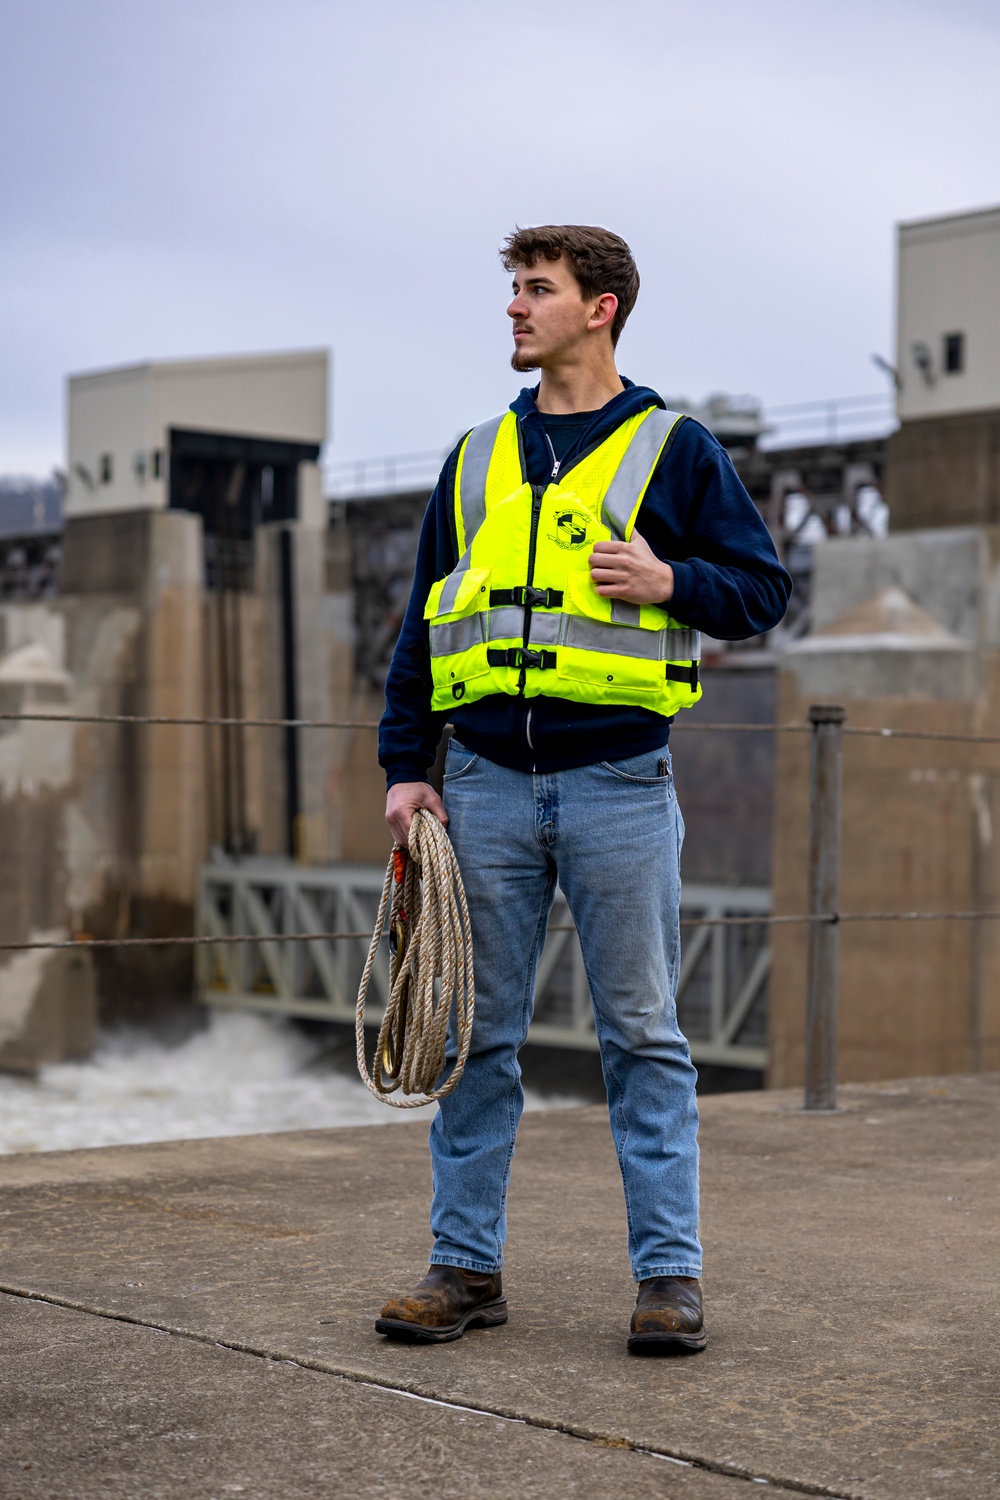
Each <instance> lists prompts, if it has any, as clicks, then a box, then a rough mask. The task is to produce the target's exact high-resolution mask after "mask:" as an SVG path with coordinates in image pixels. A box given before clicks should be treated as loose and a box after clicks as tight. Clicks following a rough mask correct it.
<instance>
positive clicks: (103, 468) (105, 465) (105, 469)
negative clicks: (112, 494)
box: [100, 453, 112, 484]
mask: <svg viewBox="0 0 1000 1500" xmlns="http://www.w3.org/2000/svg"><path fill="white" fill-rule="evenodd" d="M111 474H112V464H111V454H110V453H102V454H101V462H100V475H101V483H102V484H110V483H111Z"/></svg>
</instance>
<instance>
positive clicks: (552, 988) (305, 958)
mask: <svg viewBox="0 0 1000 1500" xmlns="http://www.w3.org/2000/svg"><path fill="white" fill-rule="evenodd" d="M383 879H384V871H383V870H382V869H381V868H379V867H377V866H374V865H325V866H317V867H314V868H308V867H304V866H297V865H293V864H291V863H289V862H288V861H287V860H278V859H253V858H249V859H240V860H220V861H218V862H217V863H213V864H209V865H206V866H204V867H203V868H202V871H201V875H200V879H199V886H198V903H197V926H198V930H199V934H200V935H202V936H204V937H207V938H212V937H215V938H218V939H220V940H221V941H222V942H223V943H225V944H226V946H224V947H220V948H219V949H218V950H217V951H216V950H213V949H212V947H211V946H210V945H203V946H201V947H200V948H199V951H198V953H197V957H196V975H197V982H198V990H199V994H200V997H201V999H202V1000H203V1001H204V1002H205V1003H206V1004H208V1005H214V1006H230V1007H231V1006H236V1007H239V1008H240V1009H247V1010H257V1011H266V1012H270V1013H274V1014H280V1015H289V1016H302V1017H306V1018H310V1019H312V1020H325V1021H339V1022H344V1023H348V1024H353V1022H354V1009H355V997H356V996H357V992H358V983H359V981H360V978H361V971H362V968H363V966H364V961H365V957H366V955H367V952H368V946H369V943H370V941H371V930H372V928H373V927H374V925H375V914H376V911H377V910H378V901H379V896H380V894H381V891H382V882H383ZM770 906H771V895H770V892H769V891H768V890H765V889H759V888H752V889H751V888H747V887H740V888H737V889H733V888H728V887H721V886H702V885H693V884H688V883H685V886H684V891H683V896H682V905H681V912H682V916H683V918H684V926H685V940H684V942H683V946H682V960H681V969H680V977H679V981H678V987H677V1011H678V1017H679V1019H680V1022H681V1025H682V1027H683V1028H684V1030H685V1034H686V1035H687V1037H688V1040H689V1042H690V1044H691V1055H692V1057H693V1058H694V1059H695V1061H696V1062H701V1063H712V1064H717V1065H720V1066H724V1067H735V1068H763V1067H764V1066H765V1065H766V1061H767V1056H766V1046H765V1034H764V1033H765V1017H766V991H767V980H768V975H769V973H770V962H771V950H770V946H769V943H768V941H767V925H766V923H767V916H768V913H769V911H770ZM730 917H736V918H738V919H739V921H738V923H736V924H733V925H734V928H735V930H734V931H732V932H727V931H726V926H727V925H728V924H727V923H726V919H727V918H730ZM692 928H693V929H695V930H694V931H693V932H692V931H689V929H692ZM326 933H329V934H331V936H330V937H325V936H317V934H326ZM333 934H336V936H337V939H338V940H337V941H334V940H333V936H332V935H333ZM237 935H242V936H243V941H242V942H241V943H239V944H238V945H237V941H236V940H237ZM388 994H389V956H388V951H387V948H386V947H383V948H382V949H381V951H380V952H379V955H378V958H377V959H376V962H375V965H374V968H373V970H372V980H371V990H370V995H371V999H372V1000H373V1001H374V1002H375V1003H374V1004H373V1005H372V1007H371V1010H370V1015H371V1019H372V1022H373V1023H377V1021H378V1020H379V1019H380V1013H381V1008H382V1007H384V1005H385V1003H386V1000H387V998H388ZM528 1040H529V1041H531V1042H536V1043H540V1044H543V1045H546V1046H552V1047H568V1048H574V1049H583V1050H596V1048H597V1036H596V1033H595V1031H594V1022H593V1006H592V1004H591V998H590V991H589V988H588V986H587V978H586V974H585V971H584V966H583V956H582V954H581V951H580V944H579V938H578V935H577V932H576V929H575V927H574V926H573V924H572V922H571V921H570V914H569V910H568V907H567V905H566V900H565V897H564V896H563V895H562V893H561V892H558V893H557V895H556V899H555V902H554V903H553V907H552V911H551V913H550V917H549V926H548V932H547V936H546V941H545V946H544V948H543V950H542V953H541V956H540V958H539V963H538V972H537V977H536V983H535V1010H534V1018H533V1020H532V1023H531V1027H530V1029H529V1032H528Z"/></svg>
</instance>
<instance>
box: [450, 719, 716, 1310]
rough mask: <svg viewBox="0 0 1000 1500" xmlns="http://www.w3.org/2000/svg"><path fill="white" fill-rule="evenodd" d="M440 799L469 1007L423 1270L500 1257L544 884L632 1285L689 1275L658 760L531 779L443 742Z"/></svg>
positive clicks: (673, 914) (693, 1182) (690, 1223)
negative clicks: (602, 1087) (595, 1075)
mask: <svg viewBox="0 0 1000 1500" xmlns="http://www.w3.org/2000/svg"><path fill="white" fill-rule="evenodd" d="M444 802H445V806H446V808H447V810H448V816H449V818H450V823H449V826H448V832H449V834H450V835H451V840H452V843H453V844H454V847H455V852H456V854H457V855H458V862H459V865H460V866H461V870H462V878H463V880H464V883H465V889H466V892H467V894H468V898H469V910H470V914H471V918H472V938H473V950H474V962H475V975H476V1008H475V1020H474V1024H473V1035H472V1050H471V1052H470V1055H469V1060H468V1062H467V1064H466V1068H465V1075H464V1077H463V1078H462V1081H461V1083H460V1084H459V1086H458V1088H457V1089H456V1090H455V1092H454V1094H452V1095H450V1096H449V1097H448V1098H447V1099H443V1100H442V1101H441V1105H440V1109H439V1112H438V1114H437V1115H436V1116H435V1118H434V1121H433V1123H432V1125H431V1132H430V1146H431V1158H432V1162H433V1167H434V1199H433V1205H432V1209H431V1228H432V1230H433V1233H434V1249H433V1251H432V1253H431V1262H432V1263H433V1264H436V1265H447V1266H462V1267H464V1268H465V1269H466V1270H469V1271H487V1272H489V1271H497V1270H499V1269H500V1267H501V1265H502V1263H503V1247H504V1241H505V1238H506V1227H507V1226H506V1199H507V1182H508V1179H509V1176H510V1164H511V1158H512V1157H513V1154H514V1137H515V1135H516V1133H517V1126H518V1121H519V1120H520V1118H521V1109H522V1106H523V1102H524V1095H523V1092H522V1089H521V1069H520V1066H519V1064H518V1061H517V1053H518V1049H519V1048H520V1047H521V1046H522V1044H523V1043H524V1040H525V1037H526V1035H527V1031H528V1023H529V1021H530V1020H531V1013H532V1006H533V1003H534V986H535V969H536V966H537V962H538V955H539V951H540V949H541V946H542V943H543V941H544V938H545V924H546V920H547V918H548V914H549V908H550V907H551V905H552V898H553V894H554V891H555V887H556V880H557V878H558V881H559V884H560V886H561V887H562V890H563V893H564V895H565V897H566V900H567V901H568V903H569V907H570V910H571V912H572V914H573V918H574V921H575V922H576V925H577V927H578V929H579V933H580V942H581V946H582V949H583V959H584V965H585V968H586V973H587V980H588V983H589V985H590V993H591V995H592V997H593V1002H594V1021H595V1025H596V1028H597V1036H598V1040H599V1042H600V1048H601V1064H602V1067H603V1070H604V1081H605V1084H606V1086H607V1091H608V1110H609V1113H610V1116H611V1133H612V1136H613V1137H614V1143H615V1149H616V1150H617V1153H618V1161H619V1165H620V1167H621V1174H622V1182H623V1184H624V1188H625V1211H626V1215H627V1219H628V1248H629V1259H630V1261H631V1265H632V1274H633V1275H634V1276H635V1279H636V1280H637V1281H643V1280H645V1279H646V1278H647V1277H649V1276H699V1275H700V1274H701V1246H700V1245H699V1243H698V1108H697V1103H696V1100H695V1080H696V1077H697V1074H696V1072H695V1069H694V1066H693V1064H692V1062H691V1057H690V1053H689V1051H688V1045H687V1042H686V1041H685V1039H684V1037H683V1036H682V1035H681V1032H680V1030H679V1029H678V1025H677V1012H676V1007H675V1004H674V996H675V993H676V989H677V975H678V970H679V967H680V933H679V928H678V911H679V904H680V875H679V868H678V867H679V856H680V847H681V841H682V839H683V836H684V822H683V819H682V818H681V814H680V809H679V808H678V806H677V799H676V797H675V795H674V788H673V778H672V775H671V772H670V757H669V752H668V751H666V750H654V751H651V752H649V753H647V754H643V755H637V756H634V757H632V758H630V759H628V760H622V761H616V762H615V763H613V764H610V763H607V762H602V763H600V764H598V765H590V766H581V767H579V768H578V769H576V770H571V771H558V772H555V773H554V774H552V775H548V776H540V775H531V774H529V773H527V772H524V771H510V770H507V769H506V768H505V767H503V766H498V765H496V764H494V762H492V761H489V760H487V759H486V758H485V757H483V756H477V755H473V754H472V753H471V751H469V750H466V749H465V747H464V746H463V745H461V744H459V743H458V742H456V741H455V740H454V739H453V740H452V741H451V744H450V746H449V749H448V760H447V765H446V770H445V782H444ZM567 1253H568V1254H571V1253H572V1252H571V1249H570V1248H569V1247H567Z"/></svg>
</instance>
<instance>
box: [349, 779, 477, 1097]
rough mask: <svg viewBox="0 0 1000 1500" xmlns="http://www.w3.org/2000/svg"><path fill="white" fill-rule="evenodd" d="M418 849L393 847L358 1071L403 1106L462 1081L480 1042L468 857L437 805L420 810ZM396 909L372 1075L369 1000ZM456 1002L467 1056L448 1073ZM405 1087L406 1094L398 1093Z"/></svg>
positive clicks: (413, 839) (359, 1026) (364, 984)
mask: <svg viewBox="0 0 1000 1500" xmlns="http://www.w3.org/2000/svg"><path fill="white" fill-rule="evenodd" d="M409 844H410V847H409V851H407V850H405V849H399V848H396V849H393V851H392V857H391V858H390V860H389V865H388V868H387V870H386V872H385V883H384V884H383V886H382V898H381V900H380V902H379V908H378V916H377V917H376V918H375V931H374V933H373V934H372V941H371V947H370V948H369V949H368V958H367V959H366V961H365V968H364V973H363V974H362V976H361V985H360V988H359V990H358V1003H357V1010H356V1012H355V1035H356V1037H357V1043H358V1072H359V1073H360V1074H361V1077H362V1079H363V1080H364V1083H365V1085H366V1087H367V1088H369V1089H370V1090H371V1092H372V1093H373V1094H374V1095H375V1097H376V1098H377V1099H381V1100H382V1101H383V1102H384V1103H385V1104H391V1105H394V1106H395V1107H396V1108H397V1109H418V1108H419V1107H420V1106H421V1105H422V1104H430V1103H432V1102H433V1100H435V1099H444V1098H445V1097H446V1095H448V1094H450V1093H451V1091H452V1090H453V1089H454V1088H456V1087H457V1086H458V1082H459V1079H460V1078H461V1076H462V1072H463V1070H464V1068H465V1062H466V1059H467V1057H468V1055H469V1044H470V1042H471V1041H472V1013H473V1002H474V995H475V987H474V980H473V973H472V930H471V928H470V926H469V908H468V906H467V904H466V900H465V889H464V887H463V885H462V875H461V871H460V870H459V868H458V860H457V859H456V858H455V851H454V849H453V848H452V846H451V840H450V839H449V838H448V835H447V834H446V833H445V831H444V828H443V827H442V825H441V824H440V823H439V822H438V820H437V818H435V817H434V816H433V814H432V813H429V812H426V811H421V810H420V809H418V810H417V811H416V812H415V813H414V814H413V822H412V823H411V824H410V837H409ZM387 915H388V921H389V931H390V933H391V934H392V935H393V937H394V938H395V952H394V953H393V957H392V964H391V969H390V976H391V978H390V990H389V1000H388V1004H387V1005H386V1008H385V1014H384V1016H383V1017H382V1024H381V1026H380V1028H379V1034H378V1042H377V1043H376V1046H375V1057H374V1060H373V1063H372V1069H371V1073H369V1071H368V1066H367V1062H366V1058H365V1000H366V998H367V995H368V981H369V979H370V978H371V972H372V965H373V964H374V962H375V955H376V954H377V953H378V949H379V943H380V942H381V940H382V933H383V930H384V928H385V924H386V917H387ZM453 1005H454V1007H455V1018H456V1038H457V1043H458V1055H457V1057H456V1059H455V1065H454V1067H453V1068H452V1070H451V1072H450V1073H449V1075H448V1077H447V1078H446V1079H445V1081H444V1082H443V1083H442V1084H440V1086H439V1087H435V1085H436V1084H437V1083H438V1080H439V1079H440V1078H441V1075H442V1073H443V1072H444V1069H445V1046H446V1043H447V1039H448V1017H449V1015H450V1014H451V1010H452V1006H453ZM397 1090H399V1091H400V1093H401V1094H402V1095H403V1096H405V1097H402V1098H394V1097H393V1095H394V1094H395V1093H396V1091H397Z"/></svg>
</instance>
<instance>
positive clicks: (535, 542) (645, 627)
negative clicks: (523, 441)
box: [424, 407, 701, 714]
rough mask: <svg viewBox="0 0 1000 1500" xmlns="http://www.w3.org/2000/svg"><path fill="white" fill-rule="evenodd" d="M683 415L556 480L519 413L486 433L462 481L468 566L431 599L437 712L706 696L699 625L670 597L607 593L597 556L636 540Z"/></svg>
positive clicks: (659, 421)
mask: <svg viewBox="0 0 1000 1500" xmlns="http://www.w3.org/2000/svg"><path fill="white" fill-rule="evenodd" d="M681 420H682V418H681V417H680V415H679V414H678V413H677V412H667V411H662V410H660V408H658V407H650V408H648V409H647V410H646V411H643V412H639V413H638V414H637V415H636V416H633V417H629V418H628V419H627V420H626V421H625V422H623V423H622V424H621V426H620V427H617V428H616V429H615V431H614V432H612V433H611V434H610V435H609V436H608V437H607V438H605V440H604V442H603V443H601V444H600V445H599V446H598V447H597V448H595V449H594V450H593V451H592V452H590V453H587V454H585V455H584V456H583V457H582V458H578V459H573V460H571V461H570V463H568V464H567V465H566V467H565V469H563V470H562V472H561V473H559V474H558V479H556V478H553V480H552V481H550V483H549V484H547V485H532V484H528V483H526V482H525V480H524V476H523V472H522V466H521V452H520V442H519V434H518V427H517V418H516V416H515V415H514V413H513V412H506V413H504V415H503V416H500V417H496V418H494V419H493V420H492V421H489V422H484V423H483V424H482V425H481V426H479V427H474V428H473V429H472V431H471V432H470V433H469V435H468V437H466V438H465V440H464V442H463V444H462V447H461V449H460V451H459V455H458V464H457V469H456V477H455V530H456V533H457V540H458V552H459V562H458V565H457V567H456V568H455V570H454V571H453V572H451V573H449V574H448V575H447V577H446V578H441V579H439V580H438V582H437V583H435V584H434V586H433V587H432V588H431V591H430V594H429V595H428V598H427V604H426V607H425V609H424V617H425V619H427V620H428V622H429V633H430V652H431V671H432V677H433V683H434V691H433V697H432V700H431V701H432V706H433V707H434V708H435V709H450V708H454V706H455V704H456V703H457V702H462V703H474V702H476V700H477V699H479V698H486V697H488V696H490V695H491V694H494V693H509V694H512V695H521V696H524V697H526V698H535V697H538V696H545V697H549V698H568V699H570V700H571V701H572V702H574V703H608V704H616V703H617V704H635V705H638V706H640V707H642V708H650V709H652V710H653V711H654V712H655V713H659V714H674V713H676V712H677V710H678V709H679V708H689V707H690V706H691V705H692V704H693V703H697V701H698V699H699V698H700V697H701V686H700V684H699V681H698V662H699V659H700V657H701V640H700V636H699V634H698V632H697V631H696V630H689V629H687V627H686V626H684V625H681V624H679V623H678V621H676V620H674V619H672V618H671V616H670V615H669V614H668V613H667V611H666V610H665V609H661V608H660V607H659V605H656V604H642V605H639V604H628V603H626V602H625V601H624V600H622V599H605V598H602V596H601V595H600V594H599V593H598V592H597V590H596V589H595V587H594V585H593V583H592V582H591V577H590V567H589V564H588V561H587V559H588V558H589V556H590V553H591V550H592V548H593V546H594V543H595V542H604V541H610V540H612V539H617V540H619V541H626V542H627V541H628V540H629V538H630V537H631V535H632V529H633V527H634V525H635V518H636V513H637V512H638V509H639V506H640V505H641V504H642V499H643V496H644V495H645V493H646V489H647V487H648V485H649V481H650V480H651V479H652V477H653V471H654V470H655V468H656V465H657V462H658V460H659V457H660V454H661V453H662V451H663V448H664V445H665V443H666V442H667V439H668V438H669V436H670V434H671V432H672V431H673V429H674V427H675V426H676V424H677V423H678V422H679V421H681ZM557 470H558V466H557Z"/></svg>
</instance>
